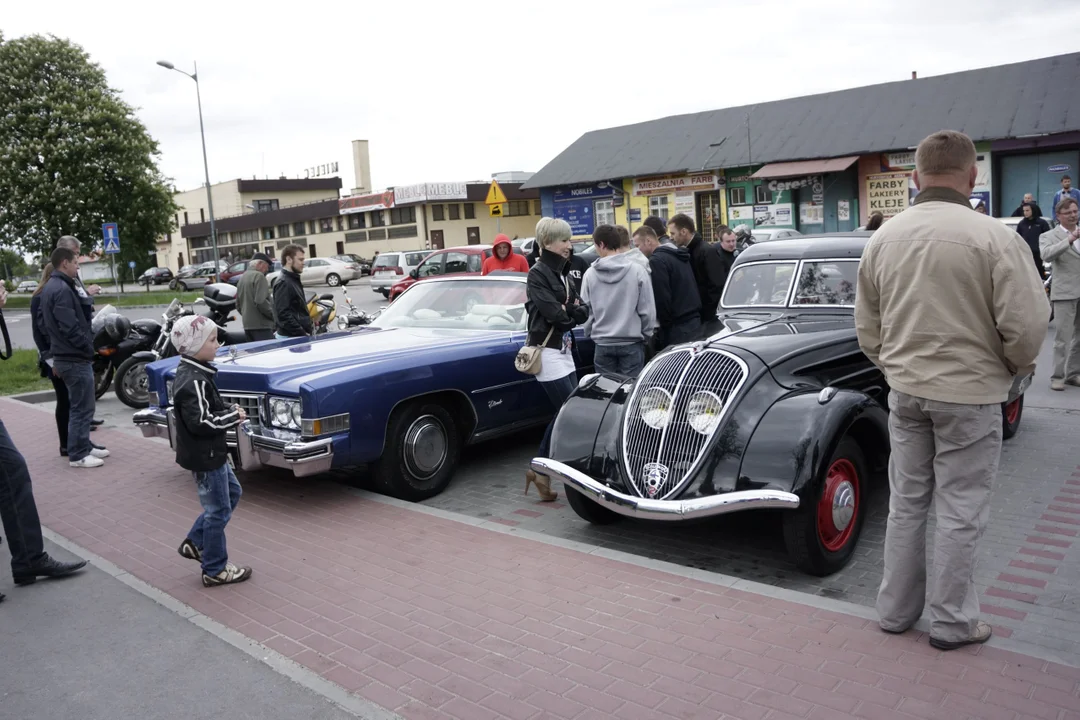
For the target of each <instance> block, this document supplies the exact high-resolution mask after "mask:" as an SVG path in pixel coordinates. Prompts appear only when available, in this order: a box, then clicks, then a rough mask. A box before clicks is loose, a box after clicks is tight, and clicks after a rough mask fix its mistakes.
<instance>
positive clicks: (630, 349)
mask: <svg viewBox="0 0 1080 720" xmlns="http://www.w3.org/2000/svg"><path fill="white" fill-rule="evenodd" d="M593 367H594V368H595V369H596V372H598V373H607V374H611V375H624V376H626V377H636V376H637V374H638V373H640V372H641V369H642V368H643V367H645V343H643V342H636V343H631V344H630V345H599V344H597V345H596V350H595V351H594V352H593Z"/></svg>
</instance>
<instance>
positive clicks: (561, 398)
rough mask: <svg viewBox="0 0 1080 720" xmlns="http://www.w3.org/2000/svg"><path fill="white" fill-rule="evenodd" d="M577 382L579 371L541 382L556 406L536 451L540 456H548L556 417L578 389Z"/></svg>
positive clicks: (541, 385)
mask: <svg viewBox="0 0 1080 720" xmlns="http://www.w3.org/2000/svg"><path fill="white" fill-rule="evenodd" d="M577 383H578V379H577V373H570V374H569V375H567V376H566V377H561V378H559V379H558V380H552V381H551V382H542V383H540V387H542V388H544V392H546V393H547V396H548V398H549V399H550V400H551V404H552V405H554V406H555V416H553V417H552V418H551V422H549V423H548V426H547V429H546V430H544V439H543V440H541V441H540V449H539V450H537V451H536V453H537V455H538V456H539V457H547V456H548V452H549V451H550V450H551V430H552V428H554V427H555V417H557V416H558V414H559V408H561V407H562V406H563V403H564V402H566V399H567V398H568V397H570V395H572V394H573V392H574V390H576V389H577Z"/></svg>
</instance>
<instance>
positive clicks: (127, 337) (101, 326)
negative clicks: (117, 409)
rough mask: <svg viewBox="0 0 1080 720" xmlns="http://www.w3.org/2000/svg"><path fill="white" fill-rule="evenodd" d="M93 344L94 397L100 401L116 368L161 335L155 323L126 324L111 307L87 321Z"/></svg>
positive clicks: (142, 350)
mask: <svg viewBox="0 0 1080 720" xmlns="http://www.w3.org/2000/svg"><path fill="white" fill-rule="evenodd" d="M90 329H91V332H92V333H93V336H94V340H93V345H94V360H93V369H94V397H95V398H98V399H100V398H101V396H102V395H104V394H105V393H106V392H107V391H108V389H109V387H110V386H111V385H112V383H113V378H114V376H115V375H116V374H117V371H118V370H119V368H120V366H121V365H123V364H124V362H126V361H127V360H128V359H129V358H131V357H132V355H134V354H136V353H139V352H144V351H146V350H149V349H150V348H151V347H153V345H154V343H155V342H156V341H157V338H158V336H159V335H160V334H161V324H160V323H158V322H157V321H155V320H135V321H132V320H129V319H128V318H126V317H124V316H123V315H121V314H120V312H119V311H118V310H117V309H116V308H115V307H113V306H112V305H106V306H105V307H103V308H101V310H99V311H98V312H97V313H96V314H95V315H94V317H93V318H92V319H91V321H90Z"/></svg>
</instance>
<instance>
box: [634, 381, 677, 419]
mask: <svg viewBox="0 0 1080 720" xmlns="http://www.w3.org/2000/svg"><path fill="white" fill-rule="evenodd" d="M673 404H674V403H673V402H672V399H671V393H669V392H668V391H667V390H665V389H664V388H658V387H654V388H649V389H648V390H646V391H645V393H644V394H643V395H642V396H641V404H640V405H639V412H640V413H641V421H642V422H643V423H645V424H646V425H648V426H649V427H651V428H652V429H653V430H663V429H664V428H665V427H667V424H668V421H669V420H671V406H672V405H673Z"/></svg>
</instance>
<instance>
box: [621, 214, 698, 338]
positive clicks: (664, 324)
mask: <svg viewBox="0 0 1080 720" xmlns="http://www.w3.org/2000/svg"><path fill="white" fill-rule="evenodd" d="M634 244H635V245H637V248H638V250H640V251H641V252H642V253H643V254H644V255H646V256H647V257H648V258H649V267H650V269H651V271H652V272H650V274H649V277H650V279H651V280H652V286H653V299H654V301H655V302H656V320H657V324H658V325H659V329H658V330H657V331H656V334H655V335H654V336H653V338H654V345H655V347H654V349H655V350H656V351H660V350H663V349H664V348H666V347H668V346H671V345H678V344H679V343H685V342H692V341H694V340H697V339H698V338H699V337H700V336H701V297H700V296H699V295H698V291H697V284H696V283H695V282H694V271H693V270H692V269H691V267H690V253H689V252H688V251H687V250H686V248H681V247H678V246H676V245H661V244H660V238H658V237H656V231H655V230H653V229H652V228H651V227H649V226H648V225H642V226H641V227H639V228H638V229H637V230H635V231H634Z"/></svg>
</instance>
